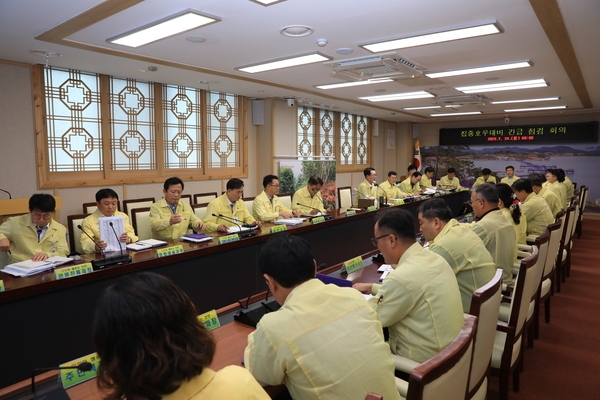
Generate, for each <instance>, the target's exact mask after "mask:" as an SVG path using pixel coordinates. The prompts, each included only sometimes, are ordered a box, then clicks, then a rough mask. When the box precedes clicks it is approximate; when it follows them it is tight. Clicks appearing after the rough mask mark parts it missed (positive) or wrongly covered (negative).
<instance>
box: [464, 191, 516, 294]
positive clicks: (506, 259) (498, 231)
mask: <svg viewBox="0 0 600 400" xmlns="http://www.w3.org/2000/svg"><path fill="white" fill-rule="evenodd" d="M498 202H499V197H498V189H496V185H494V184H490V183H484V184H483V185H479V186H477V187H475V188H473V189H471V199H470V200H469V204H471V207H473V213H474V214H475V217H477V221H476V222H472V223H471V224H470V225H469V227H470V228H471V230H472V231H473V232H475V233H476V234H477V235H478V236H479V237H480V238H481V240H482V241H483V244H485V248H486V249H487V250H488V251H489V252H490V254H491V255H492V259H493V260H494V262H495V263H496V266H497V267H498V268H502V270H503V273H502V282H503V283H505V284H507V285H509V284H512V283H513V282H514V279H513V275H512V270H513V259H514V255H515V253H516V250H515V247H516V246H517V233H516V232H515V229H514V227H513V225H512V224H511V222H510V221H509V220H508V218H506V217H505V216H504V214H502V211H501V210H500V208H499V207H498Z"/></svg>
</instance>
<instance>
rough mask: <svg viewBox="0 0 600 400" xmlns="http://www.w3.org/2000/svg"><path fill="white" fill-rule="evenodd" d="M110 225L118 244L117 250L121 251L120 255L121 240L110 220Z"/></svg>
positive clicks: (121, 248) (121, 249)
mask: <svg viewBox="0 0 600 400" xmlns="http://www.w3.org/2000/svg"><path fill="white" fill-rule="evenodd" d="M108 224H109V225H110V229H112V231H113V233H114V234H115V238H117V243H118V244H119V250H120V251H121V256H122V255H123V245H122V244H121V240H120V239H119V236H118V235H117V232H116V231H115V227H114V226H113V223H112V221H111V222H109V223H108Z"/></svg>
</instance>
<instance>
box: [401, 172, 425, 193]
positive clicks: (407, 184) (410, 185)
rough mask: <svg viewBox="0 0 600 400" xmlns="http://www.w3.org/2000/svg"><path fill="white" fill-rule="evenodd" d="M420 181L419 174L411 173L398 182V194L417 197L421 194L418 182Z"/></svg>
mask: <svg viewBox="0 0 600 400" xmlns="http://www.w3.org/2000/svg"><path fill="white" fill-rule="evenodd" d="M420 180H421V173H420V172H419V171H415V172H413V174H412V175H411V176H409V177H408V178H406V179H405V180H403V181H402V182H400V185H398V188H399V189H400V192H402V193H403V194H405V195H408V196H418V195H420V194H421V193H422V190H421V185H419V181H420Z"/></svg>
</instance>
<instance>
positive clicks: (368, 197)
mask: <svg viewBox="0 0 600 400" xmlns="http://www.w3.org/2000/svg"><path fill="white" fill-rule="evenodd" d="M353 189H354V191H355V192H356V193H360V194H362V195H363V196H364V198H365V199H369V200H371V196H369V195H368V194H364V193H363V192H361V191H360V190H358V189H357V188H353Z"/></svg>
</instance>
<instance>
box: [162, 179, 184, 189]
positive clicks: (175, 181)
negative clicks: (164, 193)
mask: <svg viewBox="0 0 600 400" xmlns="http://www.w3.org/2000/svg"><path fill="white" fill-rule="evenodd" d="M175 185H181V190H183V181H182V180H181V179H179V178H178V177H176V176H173V177H171V178H168V179H167V180H166V181H165V184H164V185H163V189H165V190H169V188H170V187H171V186H175Z"/></svg>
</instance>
